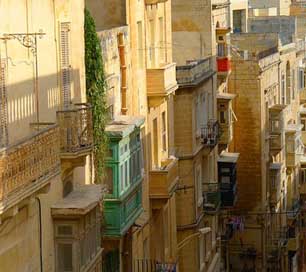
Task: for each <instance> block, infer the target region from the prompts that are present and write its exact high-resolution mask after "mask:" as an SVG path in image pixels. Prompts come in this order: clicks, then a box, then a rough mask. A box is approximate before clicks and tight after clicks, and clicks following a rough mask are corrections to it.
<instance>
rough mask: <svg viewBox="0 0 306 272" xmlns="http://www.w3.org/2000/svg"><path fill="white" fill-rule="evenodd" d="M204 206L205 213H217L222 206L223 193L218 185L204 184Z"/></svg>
mask: <svg viewBox="0 0 306 272" xmlns="http://www.w3.org/2000/svg"><path fill="white" fill-rule="evenodd" d="M203 198H204V201H203V205H204V207H203V208H204V212H205V213H208V214H209V213H215V212H217V211H218V210H219V208H220V206H221V193H220V188H219V184H218V183H203Z"/></svg>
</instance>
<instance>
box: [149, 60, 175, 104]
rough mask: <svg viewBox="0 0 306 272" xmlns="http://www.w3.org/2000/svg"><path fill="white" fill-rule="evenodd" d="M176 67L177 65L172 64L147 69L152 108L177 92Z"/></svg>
mask: <svg viewBox="0 0 306 272" xmlns="http://www.w3.org/2000/svg"><path fill="white" fill-rule="evenodd" d="M175 67H176V65H175V63H170V64H166V65H164V66H161V67H159V68H150V69H147V95H148V97H149V105H150V106H156V105H159V104H160V103H162V101H164V98H166V97H167V96H169V95H170V94H172V93H173V92H174V91H175V90H177V88H178V85H177V82H176V69H175Z"/></svg>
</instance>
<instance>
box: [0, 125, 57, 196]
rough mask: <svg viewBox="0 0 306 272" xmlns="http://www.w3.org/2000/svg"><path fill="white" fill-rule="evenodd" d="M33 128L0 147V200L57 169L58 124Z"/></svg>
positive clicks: (34, 183)
mask: <svg viewBox="0 0 306 272" xmlns="http://www.w3.org/2000/svg"><path fill="white" fill-rule="evenodd" d="M35 128H36V129H37V130H36V131H35V133H34V134H33V135H31V136H30V137H28V138H26V139H24V140H22V141H20V142H18V143H16V144H14V145H11V146H8V147H6V148H3V149H1V150H0V201H1V200H3V199H5V198H7V197H8V196H9V195H10V194H12V193H14V192H16V191H18V190H21V189H23V188H25V187H26V186H28V185H31V184H33V185H36V184H37V183H38V182H39V181H41V180H46V179H47V178H48V177H50V176H53V175H54V174H55V173H58V172H59V167H60V159H59V128H58V126H57V125H54V124H53V125H50V124H49V125H46V124H45V125H43V128H42V126H40V125H39V124H36V125H35ZM39 128H40V129H39Z"/></svg>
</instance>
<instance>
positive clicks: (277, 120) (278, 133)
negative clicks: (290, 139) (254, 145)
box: [269, 105, 285, 154]
mask: <svg viewBox="0 0 306 272" xmlns="http://www.w3.org/2000/svg"><path fill="white" fill-rule="evenodd" d="M284 108H285V106H284V105H274V106H273V107H271V108H270V109H269V146H270V153H272V154H276V153H278V152H280V151H281V150H282V149H283V147H284V124H283V109H284Z"/></svg>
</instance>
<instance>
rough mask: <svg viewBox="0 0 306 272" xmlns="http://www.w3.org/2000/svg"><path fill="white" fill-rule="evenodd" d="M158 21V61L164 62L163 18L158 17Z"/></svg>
mask: <svg viewBox="0 0 306 272" xmlns="http://www.w3.org/2000/svg"><path fill="white" fill-rule="evenodd" d="M158 21H159V61H160V63H164V62H165V50H166V46H165V38H164V36H165V34H164V18H163V17H160V18H159V19H158Z"/></svg>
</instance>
